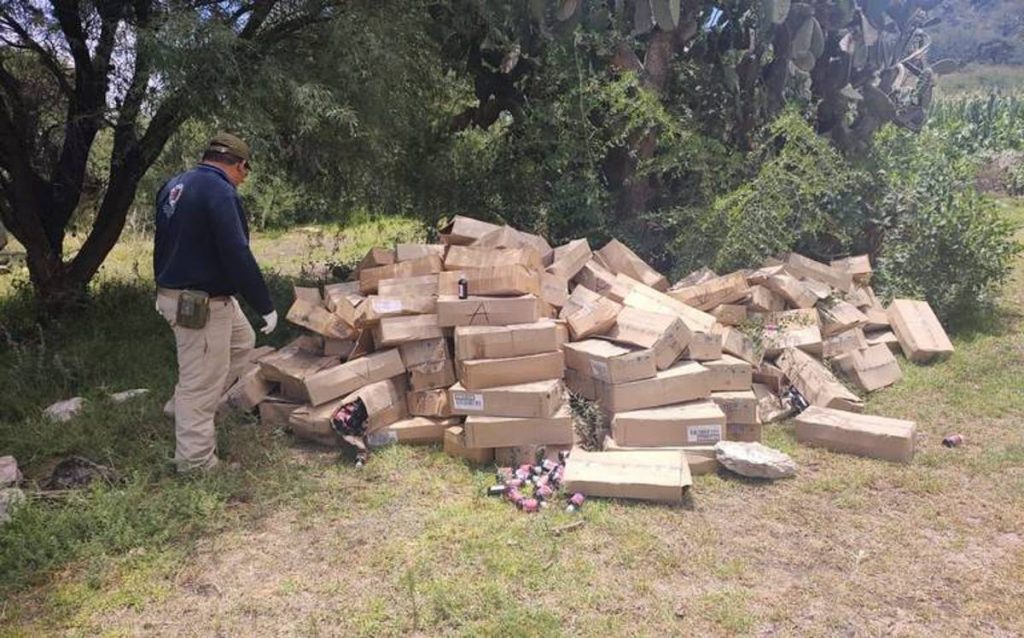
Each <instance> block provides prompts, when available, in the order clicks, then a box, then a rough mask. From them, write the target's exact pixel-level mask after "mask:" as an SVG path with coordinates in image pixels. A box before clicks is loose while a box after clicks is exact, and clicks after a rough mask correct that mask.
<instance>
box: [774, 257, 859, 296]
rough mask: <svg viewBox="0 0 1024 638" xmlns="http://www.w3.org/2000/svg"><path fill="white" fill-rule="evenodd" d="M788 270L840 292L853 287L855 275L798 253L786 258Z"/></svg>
mask: <svg viewBox="0 0 1024 638" xmlns="http://www.w3.org/2000/svg"><path fill="white" fill-rule="evenodd" d="M786 270H788V271H789V272H791V273H793V274H794V275H796V276H797V277H801V278H804V279H817V280H818V281H820V282H823V283H826V284H828V285H829V286H832V287H833V288H835V289H836V290H838V291H840V292H846V291H848V290H849V289H850V288H851V287H852V286H853V275H851V274H850V273H848V272H844V271H842V270H839V269H837V268H833V267H832V266H830V265H829V264H823V263H821V262H820V261H815V260H813V259H811V258H809V257H804V256H803V255H800V254H798V253H790V254H789V255H788V257H787V258H786Z"/></svg>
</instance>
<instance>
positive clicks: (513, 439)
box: [462, 405, 573, 448]
mask: <svg viewBox="0 0 1024 638" xmlns="http://www.w3.org/2000/svg"><path fill="white" fill-rule="evenodd" d="M462 428H463V432H464V437H465V441H466V445H467V446H468V447H475V448H481V447H512V446H516V445H529V444H531V443H540V444H551V445H572V435H573V427H572V411H571V410H570V409H569V406H568V405H563V406H562V407H561V408H560V409H559V410H558V412H556V413H555V414H554V416H549V417H511V416H467V417H466V422H465V423H464V424H463V426H462Z"/></svg>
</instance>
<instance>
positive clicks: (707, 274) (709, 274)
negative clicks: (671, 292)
mask: <svg viewBox="0 0 1024 638" xmlns="http://www.w3.org/2000/svg"><path fill="white" fill-rule="evenodd" d="M717 278H718V273H716V272H715V271H714V270H711V269H710V268H708V267H707V266H702V267H700V268H698V269H697V270H694V271H693V272H691V273H690V274H688V275H686V276H685V277H683V278H682V279H680V280H679V281H677V282H676V283H675V285H673V286H672V288H673V289H675V290H678V289H680V288H688V287H690V286H696V285H698V284H702V283H704V282H707V281H711V280H712V279H717Z"/></svg>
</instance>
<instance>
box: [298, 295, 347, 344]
mask: <svg viewBox="0 0 1024 638" xmlns="http://www.w3.org/2000/svg"><path fill="white" fill-rule="evenodd" d="M285 318H286V319H287V320H288V321H290V322H292V323H294V324H295V325H297V326H301V327H303V328H306V329H307V330H312V331H313V332H315V333H317V334H321V335H324V336H325V337H331V338H334V339H351V338H352V337H354V336H355V331H354V330H353V329H352V327H351V326H349V325H347V324H346V323H345V322H344V321H343V320H342V318H341V317H339V316H338V315H335V314H332V313H330V312H328V311H327V308H325V307H324V306H322V305H320V304H319V303H311V302H309V301H306V300H304V299H296V300H295V303H293V304H292V307H291V308H289V309H288V315H287V316H286V317H285Z"/></svg>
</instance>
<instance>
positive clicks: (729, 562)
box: [0, 209, 1024, 636]
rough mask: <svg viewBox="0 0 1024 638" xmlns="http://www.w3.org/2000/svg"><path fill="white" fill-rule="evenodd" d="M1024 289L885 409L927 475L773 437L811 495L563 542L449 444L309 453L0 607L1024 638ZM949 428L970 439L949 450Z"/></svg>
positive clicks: (715, 498)
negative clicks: (903, 426) (215, 519)
mask: <svg viewBox="0 0 1024 638" xmlns="http://www.w3.org/2000/svg"><path fill="white" fill-rule="evenodd" d="M1022 212H1024V211H1021V210H1019V209H1018V210H1017V211H1016V215H1017V216H1018V218H1022V219H1024V215H1022ZM1022 289H1024V264H1022V267H1021V268H1018V271H1017V278H1016V280H1015V281H1014V282H1013V283H1012V284H1011V285H1010V286H1009V287H1008V292H1009V294H1008V297H1007V301H1006V304H1005V307H1004V308H1003V310H1002V315H1001V318H1000V321H999V322H995V323H994V325H997V326H999V328H998V329H996V330H992V329H988V330H980V331H977V332H975V333H970V334H966V335H964V336H961V337H959V338H958V339H957V340H956V346H957V349H958V351H957V354H956V355H955V356H954V357H953V359H952V360H950V361H949V362H946V363H942V364H938V365H934V366H929V367H914V366H911V365H909V364H905V363H904V370H905V372H906V378H905V379H904V381H903V383H901V384H900V385H899V386H898V387H896V388H893V389H890V390H889V391H885V392H882V393H879V394H877V395H876V396H874V397H872V399H871V400H870V402H869V407H868V409H869V411H870V412H873V413H880V414H887V415H891V416H897V417H906V418H914V419H917V420H918V421H919V428H920V441H919V446H918V450H919V453H918V455H917V457H916V459H915V461H914V463H913V464H911V465H908V466H903V465H894V464H890V463H885V462H882V461H873V460H869V459H860V458H855V457H850V456H843V455H836V454H831V453H828V452H825V451H821V450H815V449H810V448H806V447H801V446H797V445H796V444H795V442H794V440H793V437H792V432H791V427H790V426H788V425H774V426H770V427H769V428H768V435H767V436H768V440H769V443H770V444H772V445H775V446H776V447H779V448H782V449H784V450H786V451H788V452H790V453H792V454H793V456H794V457H795V459H796V461H797V462H798V464H799V465H800V470H801V471H800V474H799V476H798V477H797V478H795V479H792V480H788V481H782V482H777V483H764V482H754V481H744V480H738V479H737V478H735V477H731V476H727V475H716V476H706V477H698V478H697V480H696V484H695V486H694V489H693V500H692V503H691V504H690V505H689V506H687V507H661V506H654V505H647V504H636V503H627V502H618V501H590V502H588V503H587V504H586V506H585V507H584V510H583V512H582V514H580V515H577V517H579V518H582V520H583V521H584V525H583V527H581V528H579V529H576V530H574V531H571V532H567V533H565V534H563V535H561V536H555V534H554V530H555V528H557V527H559V526H560V525H564V524H565V523H567V522H571V521H572V520H576V517H574V516H573V515H569V514H565V513H563V512H556V511H547V512H544V513H543V514H541V515H535V516H526V515H522V514H520V513H519V512H516V511H515V510H514V509H512V508H510V507H508V506H507V505H506V504H504V503H501V502H499V501H497V500H494V499H488V498H487V497H485V496H482V495H481V494H482V491H483V489H484V488H485V487H486V485H487V484H489V483H490V482H491V480H492V479H491V476H490V473H489V472H487V471H485V470H477V469H473V468H469V467H467V466H465V465H463V464H461V463H459V462H456V461H453V460H452V459H449V458H447V457H445V456H444V455H443V454H442V453H441V452H440V451H438V450H436V449H434V448H408V447H394V448H389V449H387V450H384V451H383V452H381V453H380V454H378V455H376V456H375V457H374V458H373V460H372V462H371V463H370V464H369V465H368V466H367V467H366V468H365V469H364V470H362V471H358V470H355V469H354V468H352V467H351V466H350V465H349V464H347V463H339V462H338V460H337V456H336V454H335V453H333V452H327V451H318V450H309V449H304V448H294V449H292V450H291V451H290V452H289V453H287V454H284V455H282V456H281V459H280V460H279V461H278V462H276V463H274V464H272V465H270V466H269V467H267V468H265V469H258V470H253V471H252V473H251V476H250V480H251V481H252V485H253V487H252V498H251V500H249V501H248V502H240V503H238V504H237V505H236V506H235V508H234V509H235V511H234V512H233V513H232V517H233V518H232V519H231V520H232V521H233V525H232V526H231V527H230V528H229V529H226V530H225V531H223V532H222V533H218V534H215V535H211V536H209V537H206V538H204V539H202V540H201V541H200V542H198V543H197V544H196V545H195V546H189V547H174V548H171V549H165V550H160V551H157V552H151V553H148V554H147V553H146V552H142V553H140V554H139V555H137V556H127V557H124V558H123V559H121V560H119V561H116V563H115V565H114V566H113V567H108V568H106V569H101V570H89V569H85V568H84V567H83V566H81V565H76V566H74V567H73V568H69V569H67V570H65V571H64V572H63V573H62V574H59V575H57V576H56V577H54V578H53V579H51V582H50V583H49V584H47V585H45V586H43V587H41V588H39V589H37V590H34V591H30V592H26V593H24V594H21V595H18V596H17V597H16V598H15V599H13V600H9V601H6V603H4V604H2V605H0V614H3V615H4V616H0V617H3V618H5V620H6V621H7V624H6V630H5V633H7V634H9V635H53V634H64V635H97V634H99V635H111V636H117V635H146V636H152V635H166V636H209V635H253V636H255V635H285V636H311V635H331V636H333V635H338V636H382V635H442V634H443V635H467V636H470V635H471V636H480V635H484V636H490V635H501V636H506V635H508V636H542V635H565V634H571V635H588V636H611V635H616V636H617V635H710V636H732V635H757V636H833V635H849V636H874V635H897V636H935V635H943V636H953V635H963V636H967V635H972V636H973V635H985V636H1017V635H1021V634H1024V599H1022V597H1021V595H1020V594H1021V592H1022V591H1024V430H1022V427H1021V420H1022V417H1024V392H1022V391H1021V382H1020V379H1021V378H1024V336H1022V330H1021V329H1022V327H1024V323H1022V321H1021V316H1020V313H1021V311H1022V308H1024V292H1022ZM954 431H959V432H963V433H964V434H965V435H966V436H967V439H968V444H967V445H966V446H964V447H961V448H957V449H953V450H950V449H946V448H943V447H942V446H941V445H940V441H941V438H942V437H943V436H944V435H945V434H948V433H950V432H954ZM282 445H283V444H282ZM280 476H287V477H289V482H288V485H289V488H288V490H287V491H286V492H284V493H279V494H275V492H274V490H275V489H277V488H275V486H276V485H278V483H277V478H279V477H280ZM88 574H91V576H90V575H88Z"/></svg>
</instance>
